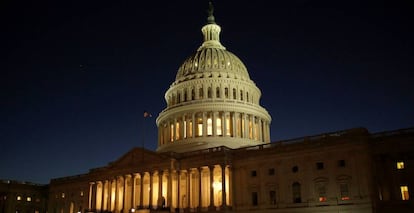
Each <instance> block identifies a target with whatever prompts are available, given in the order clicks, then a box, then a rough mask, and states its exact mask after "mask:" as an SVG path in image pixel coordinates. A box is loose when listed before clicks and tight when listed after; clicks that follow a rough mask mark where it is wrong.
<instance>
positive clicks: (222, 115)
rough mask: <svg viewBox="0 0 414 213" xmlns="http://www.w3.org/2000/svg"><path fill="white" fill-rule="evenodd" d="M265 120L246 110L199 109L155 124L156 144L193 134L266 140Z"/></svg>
mask: <svg viewBox="0 0 414 213" xmlns="http://www.w3.org/2000/svg"><path fill="white" fill-rule="evenodd" d="M269 125H270V123H269V121H267V120H265V119H262V118H260V117H257V116H254V115H252V114H248V113H238V112H200V113H192V114H185V115H182V116H181V117H175V118H173V119H169V120H168V121H165V122H164V123H162V124H160V125H159V126H158V128H159V129H158V137H159V140H158V141H159V144H158V146H162V145H164V144H168V143H173V142H175V141H179V140H183V139H190V138H196V137H208V136H223V137H237V138H247V139H251V140H255V141H261V142H266V143H268V142H270V127H269Z"/></svg>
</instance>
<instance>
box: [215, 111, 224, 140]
mask: <svg viewBox="0 0 414 213" xmlns="http://www.w3.org/2000/svg"><path fill="white" fill-rule="evenodd" d="M219 116H220V115H219ZM216 126H217V131H216V132H217V135H220V136H221V135H223V132H222V129H221V118H217V119H216Z"/></svg>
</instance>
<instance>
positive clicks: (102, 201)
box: [89, 165, 232, 213]
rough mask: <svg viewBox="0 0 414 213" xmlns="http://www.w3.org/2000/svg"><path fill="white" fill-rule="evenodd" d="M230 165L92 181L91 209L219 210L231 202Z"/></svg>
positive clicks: (101, 210)
mask: <svg viewBox="0 0 414 213" xmlns="http://www.w3.org/2000/svg"><path fill="white" fill-rule="evenodd" d="M230 180H231V169H230V166H228V165H214V166H203V167H199V168H189V169H184V170H183V169H180V170H156V171H151V172H139V173H131V174H125V175H120V176H116V177H113V178H109V179H105V180H99V181H94V182H90V185H89V209H94V210H96V211H97V212H103V211H111V212H115V213H118V212H119V213H120V212H123V213H126V212H131V210H132V209H165V208H169V209H170V210H171V211H173V210H174V209H176V208H179V209H192V210H193V211H201V209H206V208H207V209H209V210H217V209H222V208H227V207H229V206H231V203H232V199H231V196H230V195H231V181H230Z"/></svg>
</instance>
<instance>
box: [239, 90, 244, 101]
mask: <svg viewBox="0 0 414 213" xmlns="http://www.w3.org/2000/svg"><path fill="white" fill-rule="evenodd" d="M240 100H241V101H242V100H243V90H240Z"/></svg>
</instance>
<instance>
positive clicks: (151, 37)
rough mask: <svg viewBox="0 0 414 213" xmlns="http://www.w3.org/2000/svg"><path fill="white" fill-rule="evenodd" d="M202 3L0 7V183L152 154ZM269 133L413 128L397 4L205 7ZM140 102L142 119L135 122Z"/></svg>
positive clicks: (407, 39)
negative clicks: (250, 83) (248, 83)
mask: <svg viewBox="0 0 414 213" xmlns="http://www.w3.org/2000/svg"><path fill="white" fill-rule="evenodd" d="M207 2H208V1H194V0H183V1H166V2H158V1H148V2H141V1H122V2H119V1H105V0H102V1H82V2H76V1H69V2H66V3H62V2H60V3H57V2H56V1H53V2H43V3H42V2H39V1H37V2H20V1H19V2H16V1H3V2H2V3H0V14H1V15H0V16H1V17H0V18H1V22H2V23H1V26H2V27H1V35H0V36H1V48H0V49H1V51H0V53H1V55H0V56H1V59H0V62H1V67H2V68H1V70H2V76H3V77H2V78H1V81H0V83H1V91H2V93H1V94H2V95H1V108H0V110H1V111H0V113H1V114H0V115H1V118H2V119H1V120H0V122H1V123H0V125H1V126H0V127H1V132H0V152H1V153H0V179H15V180H25V181H31V182H37V183H48V182H49V180H50V179H51V178H56V177H63V176H70V175H77V174H81V173H86V172H88V170H89V169H91V168H96V167H101V166H105V165H106V164H107V163H108V162H111V161H114V160H116V159H118V158H119V157H121V156H122V155H123V154H125V153H126V152H127V151H129V150H130V149H131V148H133V147H139V146H141V145H142V142H143V139H144V141H145V147H146V148H148V149H152V150H155V148H156V144H157V130H156V124H155V118H156V117H157V115H158V113H159V112H160V111H161V110H163V109H164V108H165V106H166V105H165V101H164V93H165V91H166V90H167V89H168V87H169V85H170V84H171V83H172V82H173V81H174V79H175V75H176V72H177V70H178V67H179V66H180V64H181V63H182V62H183V61H184V60H185V58H186V57H188V56H189V55H191V54H192V53H193V52H194V51H195V50H196V49H197V48H198V46H199V45H200V44H201V42H202V35H201V32H200V29H201V27H202V26H203V25H204V24H205V20H206V12H205V11H206V8H207V5H208V4H207ZM213 3H214V5H215V17H216V22H217V23H218V24H219V25H220V26H221V27H222V33H221V41H222V44H223V45H224V46H226V47H227V49H228V50H229V51H231V52H233V53H234V54H236V55H237V56H238V57H239V58H240V59H241V60H242V61H243V62H244V63H245V65H246V67H247V68H248V70H249V73H250V77H251V78H252V80H254V81H255V82H256V84H257V86H258V87H259V88H260V89H261V91H262V99H261V104H262V105H263V106H264V107H265V108H266V109H267V110H268V111H269V113H270V114H271V115H272V118H273V121H272V125H271V138H272V141H277V140H284V139H291V138H296V137H302V136H307V135H314V134H319V133H325V132H331V131H336V130H343V129H348V128H354V127H366V128H367V129H368V130H369V131H370V132H379V131H385V130H395V129H400V128H407V127H413V126H414V85H413V82H414V74H413V71H414V60H413V59H414V57H413V56H414V53H413V52H414V51H413V50H414V48H413V47H414V44H413V38H414V33H413V30H412V20H413V16H414V15H413V12H412V11H413V7H412V6H410V5H409V1H392V3H391V2H387V3H386V2H383V1H375V2H371V3H368V2H366V3H365V2H362V1H355V2H353V1H339V2H337V1H303V0H302V1H265V0H263V1H262V0H258V1H253V2H252V1H245V2H244V1H229V0H226V1H213ZM144 110H148V111H150V112H151V113H152V114H153V117H152V118H147V119H145V120H144V119H143V116H142V115H143V111H144Z"/></svg>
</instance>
